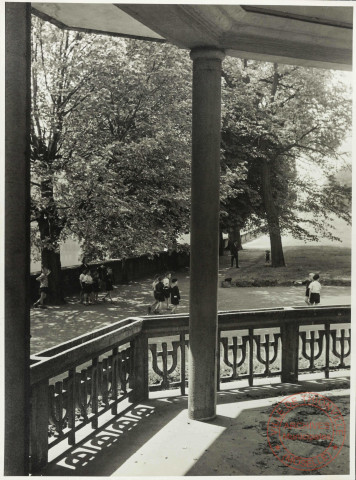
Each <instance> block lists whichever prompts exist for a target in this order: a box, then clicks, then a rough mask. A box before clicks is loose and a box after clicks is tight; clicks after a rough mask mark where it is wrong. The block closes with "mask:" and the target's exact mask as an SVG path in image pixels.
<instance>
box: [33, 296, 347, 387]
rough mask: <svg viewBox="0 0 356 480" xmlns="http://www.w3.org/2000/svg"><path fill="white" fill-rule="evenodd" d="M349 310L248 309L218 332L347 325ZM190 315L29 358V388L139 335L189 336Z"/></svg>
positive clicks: (141, 323)
mask: <svg viewBox="0 0 356 480" xmlns="http://www.w3.org/2000/svg"><path fill="white" fill-rule="evenodd" d="M350 321H351V306H350V305H342V306H331V307H329V306H328V307H312V308H311V307H280V308H269V309H247V310H237V311H223V312H219V313H218V328H219V330H220V331H224V330H232V329H236V330H242V329H247V328H252V327H253V328H255V329H263V328H273V327H280V326H281V325H285V324H286V323H290V322H295V323H297V324H298V325H299V326H301V325H313V324H315V325H318V324H323V323H325V322H329V323H334V324H336V323H349V322H350ZM188 329H189V315H187V314H178V315H174V316H172V315H167V316H161V315H157V316H150V317H130V318H127V319H124V320H120V321H118V322H115V323H113V324H112V325H109V326H105V327H102V328H100V329H98V330H94V331H93V332H90V333H86V334H84V335H81V336H80V337H76V338H74V339H72V340H69V341H67V342H64V343H62V344H60V345H57V346H55V347H51V348H49V349H47V350H43V351H41V352H39V353H37V354H35V355H32V356H31V362H32V363H33V364H32V365H31V367H30V371H31V385H33V384H35V383H38V382H40V381H42V380H47V379H49V378H51V377H55V376H57V375H60V374H61V373H63V372H65V371H67V370H68V369H70V368H73V367H75V366H78V365H81V364H82V363H85V362H87V361H89V360H91V359H92V358H93V357H94V356H99V355H101V354H102V353H105V352H106V351H108V350H110V348H112V347H114V346H120V345H122V344H124V343H127V342H129V341H130V340H132V339H134V338H135V337H136V336H138V335H139V334H140V333H142V334H144V335H146V336H147V337H148V338H150V337H154V336H157V337H159V336H163V335H169V336H172V335H175V334H176V335H179V334H180V333H188Z"/></svg>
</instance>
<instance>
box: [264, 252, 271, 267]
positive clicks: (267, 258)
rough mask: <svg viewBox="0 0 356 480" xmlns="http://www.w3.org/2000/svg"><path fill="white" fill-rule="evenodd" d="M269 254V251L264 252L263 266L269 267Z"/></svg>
mask: <svg viewBox="0 0 356 480" xmlns="http://www.w3.org/2000/svg"><path fill="white" fill-rule="evenodd" d="M270 254H271V252H270V251H269V250H266V251H265V265H269V263H270V258H271V256H270Z"/></svg>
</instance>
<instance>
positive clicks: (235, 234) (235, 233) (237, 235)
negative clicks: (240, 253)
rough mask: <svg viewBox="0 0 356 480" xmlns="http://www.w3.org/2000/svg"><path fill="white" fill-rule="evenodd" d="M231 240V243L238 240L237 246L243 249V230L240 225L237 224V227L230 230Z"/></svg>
mask: <svg viewBox="0 0 356 480" xmlns="http://www.w3.org/2000/svg"><path fill="white" fill-rule="evenodd" d="M229 241H230V242H231V243H234V242H237V248H238V249H239V250H242V242H241V232H240V227H239V226H238V225H235V227H234V228H233V229H232V230H231V231H230V232H229Z"/></svg>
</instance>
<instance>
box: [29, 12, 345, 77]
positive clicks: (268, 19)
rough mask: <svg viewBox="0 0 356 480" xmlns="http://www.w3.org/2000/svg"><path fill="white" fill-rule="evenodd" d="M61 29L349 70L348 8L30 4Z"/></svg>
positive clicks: (238, 55) (39, 13)
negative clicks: (218, 49) (164, 42)
mask: <svg viewBox="0 0 356 480" xmlns="http://www.w3.org/2000/svg"><path fill="white" fill-rule="evenodd" d="M32 6H33V11H34V13H36V14H37V15H39V16H42V17H43V18H46V19H47V20H50V21H52V22H53V23H56V24H57V25H58V26H61V27H62V28H70V29H75V30H83V31H88V32H97V33H105V34H110V35H119V36H124V37H132V38H141V39H145V40H152V41H168V42H170V43H173V44H175V45H177V46H178V47H181V48H186V49H191V48H196V47H214V48H220V49H223V50H225V51H226V54H227V55H231V56H235V57H241V58H249V59H256V60H264V61H271V62H278V63H290V64H296V65H304V66H311V67H319V68H331V69H336V70H338V69H339V70H351V68H352V28H353V21H352V19H353V8H352V7H344V6H343V7H340V6H294V5H273V6H271V5H260V6H256V5H218V4H217V5H187V4H184V5H183V4H147V3H145V4H109V3H101V4H92V3H87V4H86V3H78V4H75V3H33V4H32Z"/></svg>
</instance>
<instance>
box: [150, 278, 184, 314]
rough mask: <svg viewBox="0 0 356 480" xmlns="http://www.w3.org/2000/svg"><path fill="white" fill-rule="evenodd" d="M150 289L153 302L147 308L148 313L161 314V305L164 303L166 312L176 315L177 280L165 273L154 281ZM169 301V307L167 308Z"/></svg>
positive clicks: (178, 294) (177, 298)
mask: <svg viewBox="0 0 356 480" xmlns="http://www.w3.org/2000/svg"><path fill="white" fill-rule="evenodd" d="M152 288H153V297H154V302H153V303H152V305H150V306H149V307H148V313H152V312H153V313H161V310H162V305H163V303H166V308H167V310H171V313H176V311H177V308H178V305H179V300H180V292H179V288H178V280H177V279H176V278H172V276H171V274H170V273H168V272H167V273H166V274H165V275H163V276H158V277H156V278H155V279H154V281H153V283H152ZM169 299H171V306H169Z"/></svg>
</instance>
